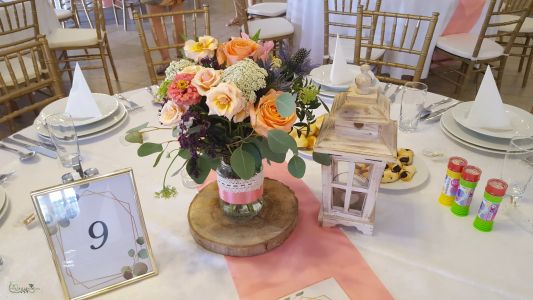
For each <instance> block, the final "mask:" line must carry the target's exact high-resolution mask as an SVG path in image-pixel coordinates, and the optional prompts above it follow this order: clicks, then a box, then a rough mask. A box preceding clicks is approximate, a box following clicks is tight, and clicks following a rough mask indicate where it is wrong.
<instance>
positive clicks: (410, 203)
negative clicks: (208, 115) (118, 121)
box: [0, 90, 533, 300]
mask: <svg viewBox="0 0 533 300" xmlns="http://www.w3.org/2000/svg"><path fill="white" fill-rule="evenodd" d="M125 95H126V96H128V97H130V99H132V100H134V101H136V102H138V103H140V104H142V105H144V108H143V109H142V110H139V111H136V112H133V113H131V115H130V116H129V120H128V121H127V122H126V124H125V125H123V126H121V127H119V128H117V129H116V130H114V131H113V132H110V133H107V134H105V135H104V136H102V137H99V138H95V139H94V140H92V141H87V142H84V143H82V144H81V146H80V147H81V151H82V153H83V159H84V160H83V161H84V166H85V167H97V168H99V170H100V172H101V173H105V172H110V171H113V170H118V169H121V168H124V167H130V166H131V167H132V168H133V170H134V172H135V178H136V180H137V186H138V189H139V195H140V198H141V204H142V208H143V213H144V218H145V221H146V225H147V229H148V233H149V236H150V240H151V242H152V248H153V251H154V256H155V259H156V261H157V263H158V265H159V271H160V273H159V275H157V276H156V277H153V278H149V279H146V280H143V281H141V282H139V283H136V284H134V285H130V286H127V287H124V288H121V289H119V290H116V291H114V292H112V293H109V294H105V295H103V296H102V297H101V298H99V299H130V300H131V299H147V298H154V299H217V300H218V299H238V294H237V292H236V290H235V287H234V283H233V281H232V279H231V275H230V273H229V271H228V269H227V266H226V263H225V260H224V257H223V256H221V255H217V254H213V253H210V252H208V251H206V250H204V249H203V248H201V247H200V246H198V245H197V244H196V243H195V242H194V240H193V239H192V237H191V235H190V233H189V229H188V224H187V209H188V205H189V203H190V201H191V200H192V198H193V196H194V194H195V192H196V191H195V190H189V189H186V188H184V187H182V186H181V184H180V183H179V176H178V177H174V178H173V179H172V181H173V184H175V185H176V186H177V187H178V189H179V194H178V196H177V197H176V198H175V199H172V200H162V199H155V198H154V197H153V194H154V192H155V191H157V190H158V189H159V188H160V187H161V180H162V177H163V172H164V169H165V168H166V164H167V163H168V159H163V160H162V162H161V163H160V164H159V166H158V167H156V168H152V164H153V159H154V157H150V158H144V159H141V158H138V157H137V155H136V146H134V145H127V144H124V143H121V142H120V137H121V135H122V134H124V132H125V131H126V130H127V129H128V128H131V127H134V126H137V125H139V124H141V123H144V122H146V121H150V122H151V123H152V124H157V119H156V118H157V107H155V106H153V105H152V104H150V97H149V95H148V94H147V93H146V92H145V91H143V90H137V91H132V92H129V93H126V94H125ZM430 98H431V101H436V100H440V99H441V98H442V97H441V96H438V95H430ZM397 110H398V108H397V107H396V106H394V107H393V111H394V114H397ZM21 133H22V134H24V135H27V136H32V137H35V131H34V130H33V129H32V128H26V129H24V130H22V131H21ZM166 133H167V132H166ZM148 138H149V140H150V141H161V140H163V139H164V140H166V139H168V136H167V135H166V134H163V135H162V136H159V137H157V136H155V135H151V136H149V137H148ZM398 140H399V146H403V147H409V148H411V149H414V151H415V152H416V153H417V155H418V158H419V159H423V160H424V161H425V162H426V164H427V165H428V167H429V169H430V171H431V175H430V178H429V181H428V182H427V183H426V184H425V185H424V186H421V187H420V188H418V189H415V190H411V191H406V192H397V193H388V194H387V193H380V196H379V198H378V201H377V212H376V224H375V230H374V236H364V235H362V234H360V233H357V232H355V231H354V230H351V229H345V230H344V232H345V234H346V235H347V236H348V237H349V239H350V240H351V241H352V242H353V243H354V244H355V245H356V247H357V248H358V249H359V251H360V252H361V253H362V255H363V257H364V258H365V259H366V261H367V262H368V263H369V265H370V266H371V267H372V269H373V270H374V271H375V273H376V274H377V276H378V277H379V278H380V279H381V280H382V282H383V283H384V285H385V286H386V287H387V288H388V289H389V291H390V292H391V294H392V295H393V296H394V297H395V298H397V299H532V298H533V285H532V284H531V278H532V275H533V269H532V266H533V255H532V253H533V236H532V235H530V234H528V233H526V232H525V231H523V230H521V229H520V228H518V227H517V226H516V225H514V223H512V222H511V221H510V220H509V219H508V218H507V216H506V215H505V214H502V213H501V212H500V213H499V214H498V216H497V217H496V222H495V226H494V231H493V232H490V233H482V232H479V231H477V230H476V229H474V228H473V227H472V222H473V216H472V215H473V214H475V212H477V208H478V207H479V203H480V201H481V200H480V199H481V197H482V192H481V190H482V188H483V187H484V184H485V183H486V181H487V179H489V178H491V177H497V176H498V175H499V170H500V167H501V164H502V157H501V156H494V155H487V154H484V153H480V152H473V151H470V150H468V149H466V148H464V147H463V146H460V145H458V144H455V143H454V142H452V141H451V140H449V139H448V138H447V137H445V136H444V134H443V133H442V132H441V131H440V130H439V126H438V124H435V123H433V124H431V123H426V124H421V128H420V131H418V132H416V133H412V134H404V133H400V134H399V137H398ZM426 147H433V148H436V149H438V150H440V151H443V152H445V153H446V154H447V155H448V156H451V155H459V156H463V157H465V158H467V159H468V161H469V162H470V163H472V164H474V165H477V166H479V167H481V168H482V170H483V176H482V178H481V182H480V187H479V188H478V191H477V193H476V195H475V199H474V201H473V205H472V208H471V211H472V214H471V215H470V216H468V217H464V218H459V217H456V216H454V215H452V214H451V213H450V211H449V208H445V207H443V206H441V205H440V204H439V203H438V202H437V197H438V195H439V192H440V188H441V184H442V183H443V177H444V173H445V170H446V163H445V162H434V161H431V160H428V159H426V158H425V157H423V156H422V155H421V154H420V153H421V151H422V149H424V148H426ZM0 166H1V167H0V173H3V172H5V171H9V170H15V171H16V174H15V175H14V176H13V177H12V178H11V179H10V180H9V181H8V182H7V183H6V184H4V187H5V189H6V190H7V193H8V196H9V199H10V201H11V202H10V204H11V208H10V211H9V214H8V216H7V219H5V220H4V221H3V222H0V224H1V225H0V255H1V256H2V257H3V259H4V266H3V267H2V268H0V299H17V300H18V299H61V298H62V292H61V287H60V283H59V280H58V277H57V276H56V271H55V268H54V264H53V262H52V258H51V255H50V251H49V249H48V245H47V243H46V239H45V237H44V234H43V231H42V230H41V228H40V225H39V226H37V227H34V228H32V229H30V230H28V229H26V228H25V227H24V226H23V225H22V224H21V223H20V220H21V219H22V218H23V217H24V216H26V215H27V214H28V213H30V212H31V211H32V210H33V206H32V202H31V199H30V196H29V193H30V191H33V190H36V189H39V188H43V187H47V186H50V185H55V184H57V183H58V182H59V181H60V176H61V175H62V174H63V173H65V172H66V169H64V168H62V167H61V166H60V165H59V162H58V161H55V160H52V159H50V158H47V157H39V161H36V162H35V163H20V162H18V160H16V158H15V156H13V155H11V154H9V153H6V152H0ZM320 178H321V177H320V167H319V166H318V165H317V164H315V163H313V162H307V171H306V175H305V178H304V181H305V182H306V183H307V184H308V186H309V187H310V188H311V189H312V191H313V192H314V193H315V195H316V196H317V198H319V199H320V195H321V181H320ZM527 193H528V195H529V196H530V200H533V199H532V197H531V196H532V195H533V188H532V187H530V188H529V190H528V192H527ZM331 255H335V254H334V253H331ZM339 267H342V266H339ZM353 272H354V274H357V270H353ZM10 282H12V283H16V284H19V285H26V286H27V284H28V283H33V284H34V285H35V286H36V287H38V288H40V290H39V291H37V292H36V293H34V294H11V293H10V292H9V291H8V286H9V283H10Z"/></svg>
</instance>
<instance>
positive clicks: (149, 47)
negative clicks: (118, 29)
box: [131, 0, 211, 84]
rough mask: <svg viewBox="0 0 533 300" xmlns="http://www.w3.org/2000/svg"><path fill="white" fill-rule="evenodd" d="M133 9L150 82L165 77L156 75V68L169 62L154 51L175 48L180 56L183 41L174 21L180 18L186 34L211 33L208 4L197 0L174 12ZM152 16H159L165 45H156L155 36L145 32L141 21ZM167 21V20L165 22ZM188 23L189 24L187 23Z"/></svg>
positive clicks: (199, 34)
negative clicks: (201, 3)
mask: <svg viewBox="0 0 533 300" xmlns="http://www.w3.org/2000/svg"><path fill="white" fill-rule="evenodd" d="M131 9H132V11H133V19H134V20H135V25H136V27H137V32H138V33H139V38H140V40H141V45H142V47H143V50H144V58H145V60H146V66H147V67H148V74H149V75H150V81H151V82H152V84H158V82H159V81H162V80H163V79H165V75H164V74H162V75H158V74H157V71H156V69H157V68H160V67H161V66H166V65H168V64H169V63H170V60H168V59H162V58H159V59H158V58H157V56H155V57H154V52H159V51H160V50H167V51H168V50H175V51H176V56H180V50H181V49H182V48H183V45H184V42H182V41H180V37H179V34H178V33H177V32H176V26H175V23H174V22H179V20H181V22H182V26H183V31H184V32H185V35H186V36H189V37H195V36H201V35H210V34H211V22H210V19H209V5H207V4H203V5H202V6H201V7H200V5H199V1H198V0H195V1H194V7H193V9H189V10H182V11H175V12H166V13H157V14H145V15H142V14H139V13H138V12H137V10H135V8H133V7H131ZM152 18H161V22H162V23H163V25H164V26H163V30H164V35H165V37H166V41H167V42H168V43H167V45H160V46H157V45H156V44H155V37H154V36H153V35H152V34H151V33H150V32H149V33H148V34H147V33H146V32H145V28H144V26H143V23H144V21H145V20H150V19H152ZM198 19H203V21H204V24H203V26H199V25H198ZM167 21H168V22H167ZM167 23H170V24H171V28H172V29H171V34H172V40H173V42H171V39H170V36H169V32H168V30H167V26H166V24H167ZM187 24H190V25H187ZM201 29H203V33H200V30H201ZM148 36H152V39H151V40H152V41H151V42H149V41H148Z"/></svg>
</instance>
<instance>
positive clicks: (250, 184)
mask: <svg viewBox="0 0 533 300" xmlns="http://www.w3.org/2000/svg"><path fill="white" fill-rule="evenodd" d="M263 180H264V175H263V172H259V173H257V174H256V175H254V176H253V177H252V178H250V179H246V180H245V179H235V178H225V177H222V176H220V175H219V176H217V182H218V194H219V196H220V198H221V199H222V200H224V201H225V202H227V203H231V204H250V203H253V202H255V201H257V199H259V197H261V195H262V194H263Z"/></svg>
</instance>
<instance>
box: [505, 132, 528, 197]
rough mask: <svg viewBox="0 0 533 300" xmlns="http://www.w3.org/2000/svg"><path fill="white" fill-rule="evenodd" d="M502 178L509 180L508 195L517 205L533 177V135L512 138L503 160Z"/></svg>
mask: <svg viewBox="0 0 533 300" xmlns="http://www.w3.org/2000/svg"><path fill="white" fill-rule="evenodd" d="M501 178H502V179H503V180H505V181H506V182H507V184H508V185H509V188H508V189H507V195H509V196H510V197H511V204H513V205H514V206H517V205H518V204H519V203H520V200H521V199H522V197H523V196H524V193H525V191H526V189H527V186H528V184H529V183H530V182H531V178H533V137H526V136H517V137H513V138H512V139H511V142H510V143H509V149H508V150H507V153H506V154H505V159H504V161H503V168H502V175H501Z"/></svg>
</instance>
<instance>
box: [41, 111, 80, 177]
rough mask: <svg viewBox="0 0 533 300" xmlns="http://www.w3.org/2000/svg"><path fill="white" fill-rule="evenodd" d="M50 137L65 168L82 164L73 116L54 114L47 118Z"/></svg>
mask: <svg viewBox="0 0 533 300" xmlns="http://www.w3.org/2000/svg"><path fill="white" fill-rule="evenodd" d="M45 123H46V128H47V129H48V132H49V133H50V138H51V139H52V142H53V143H54V145H55V146H56V148H57V156H58V157H59V160H60V161H61V164H62V165H63V167H65V168H73V167H79V166H80V147H79V146H78V135H77V134H76V127H74V123H73V122H72V118H71V117H70V115H69V114H67V113H59V114H53V115H50V116H48V117H46V119H45Z"/></svg>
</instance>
